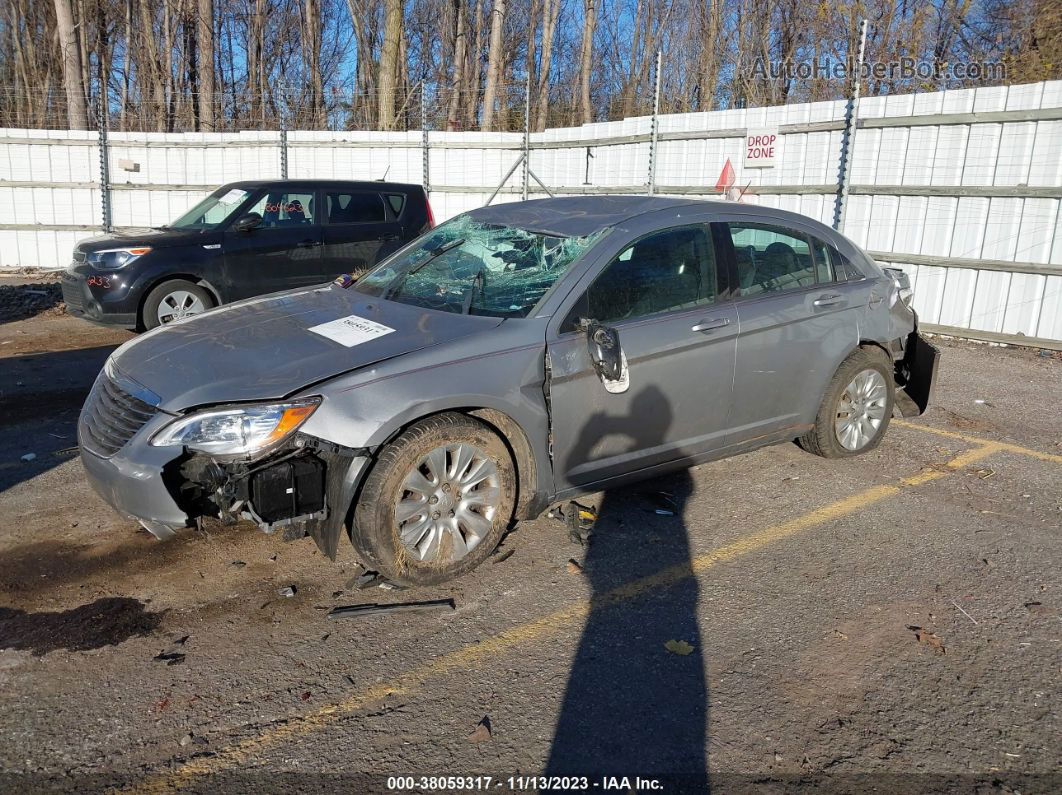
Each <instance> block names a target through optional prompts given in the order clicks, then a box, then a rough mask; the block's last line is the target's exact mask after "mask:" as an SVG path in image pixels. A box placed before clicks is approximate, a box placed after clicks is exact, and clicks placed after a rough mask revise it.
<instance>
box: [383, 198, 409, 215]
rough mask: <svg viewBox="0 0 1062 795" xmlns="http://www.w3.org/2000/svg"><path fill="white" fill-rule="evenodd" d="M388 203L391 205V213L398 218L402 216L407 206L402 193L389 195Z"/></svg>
mask: <svg viewBox="0 0 1062 795" xmlns="http://www.w3.org/2000/svg"><path fill="white" fill-rule="evenodd" d="M386 195H387V203H388V204H390V205H391V211H392V212H393V213H394V214H395V218H398V217H399V216H400V215H401V214H402V208H403V207H405V206H406V197H405V196H404V195H403V194H401V193H388V194H386Z"/></svg>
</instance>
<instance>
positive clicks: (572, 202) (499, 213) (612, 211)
mask: <svg viewBox="0 0 1062 795" xmlns="http://www.w3.org/2000/svg"><path fill="white" fill-rule="evenodd" d="M693 207H697V208H704V209H714V210H717V211H719V212H720V213H727V214H734V213H736V214H739V215H748V216H750V219H749V220H750V221H759V222H766V223H770V222H775V223H785V222H787V221H789V222H792V221H800V222H802V223H805V224H810V225H812V226H814V227H816V228H817V229H818V230H819V231H820V234H823V235H825V236H826V237H827V239H829V240H835V238H836V237H839V236H838V235H836V233H835V232H834V231H833V230H831V229H830V228H829V227H827V226H825V225H824V224H822V223H820V222H818V221H816V220H815V219H813V218H809V217H807V216H804V215H800V214H799V213H794V212H790V211H789V210H781V209H778V208H775V207H766V206H764V205H762V204H741V203H739V202H732V201H719V200H716V201H713V200H710V199H692V198H691V199H687V198H681V197H667V196H634V195H623V196H615V195H595V196H564V197H558V198H552V199H534V200H532V201H525V202H512V203H507V204H495V205H491V206H489V207H480V208H479V209H476V210H471V211H469V212H468V213H466V216H467V217H469V218H472V219H474V220H476V221H479V222H481V223H487V224H505V225H508V226H516V227H519V228H521V229H527V230H529V231H535V232H546V233H548V234H553V235H558V236H560V237H583V236H584V235H590V234H594V233H595V232H599V231H601V230H602V229H607V228H609V227H613V226H616V225H618V224H622V223H624V222H626V221H630V220H631V219H633V218H636V217H638V216H642V215H646V214H648V213H655V212H659V211H661V210H679V209H681V208H693Z"/></svg>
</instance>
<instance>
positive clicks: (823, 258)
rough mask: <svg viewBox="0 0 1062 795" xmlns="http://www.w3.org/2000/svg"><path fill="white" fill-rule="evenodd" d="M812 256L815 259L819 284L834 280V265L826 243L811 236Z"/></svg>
mask: <svg viewBox="0 0 1062 795" xmlns="http://www.w3.org/2000/svg"><path fill="white" fill-rule="evenodd" d="M811 256H812V259H813V260H814V261H815V276H816V278H817V280H818V282H819V284H822V283H824V282H832V281H833V280H834V279H833V267H832V266H831V265H830V253H829V251H828V250H827V248H826V244H825V243H823V242H822V241H821V240H816V239H815V238H811Z"/></svg>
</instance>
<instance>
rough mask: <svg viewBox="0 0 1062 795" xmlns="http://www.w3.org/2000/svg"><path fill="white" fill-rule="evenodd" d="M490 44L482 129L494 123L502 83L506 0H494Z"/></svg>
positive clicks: (489, 127) (488, 127)
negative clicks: (496, 101)
mask: <svg viewBox="0 0 1062 795" xmlns="http://www.w3.org/2000/svg"><path fill="white" fill-rule="evenodd" d="M490 17H491V19H490V45H489V49H488V51H487V85H486V88H484V90H483V121H482V122H481V124H480V129H481V130H489V129H491V128H492V127H493V125H494V103H495V100H496V98H497V94H498V84H499V83H501V77H502V61H503V60H504V58H505V53H504V52H503V48H502V43H503V34H504V32H505V0H494V7H493V8H492V9H491V14H490Z"/></svg>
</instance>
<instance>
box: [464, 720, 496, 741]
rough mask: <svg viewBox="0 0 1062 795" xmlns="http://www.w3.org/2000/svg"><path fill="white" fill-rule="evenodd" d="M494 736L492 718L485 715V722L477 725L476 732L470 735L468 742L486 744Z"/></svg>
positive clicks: (482, 721)
mask: <svg viewBox="0 0 1062 795" xmlns="http://www.w3.org/2000/svg"><path fill="white" fill-rule="evenodd" d="M493 736H494V732H493V729H492V727H491V723H490V717H488V716H487V715H484V716H483V720H481V721H480V722H479V723H478V724H477V725H476V730H475V731H473V732H472V733H471V734H470V735H468V741H469V742H470V743H485V742H487V740H489V739H490V738H491V737H493Z"/></svg>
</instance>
